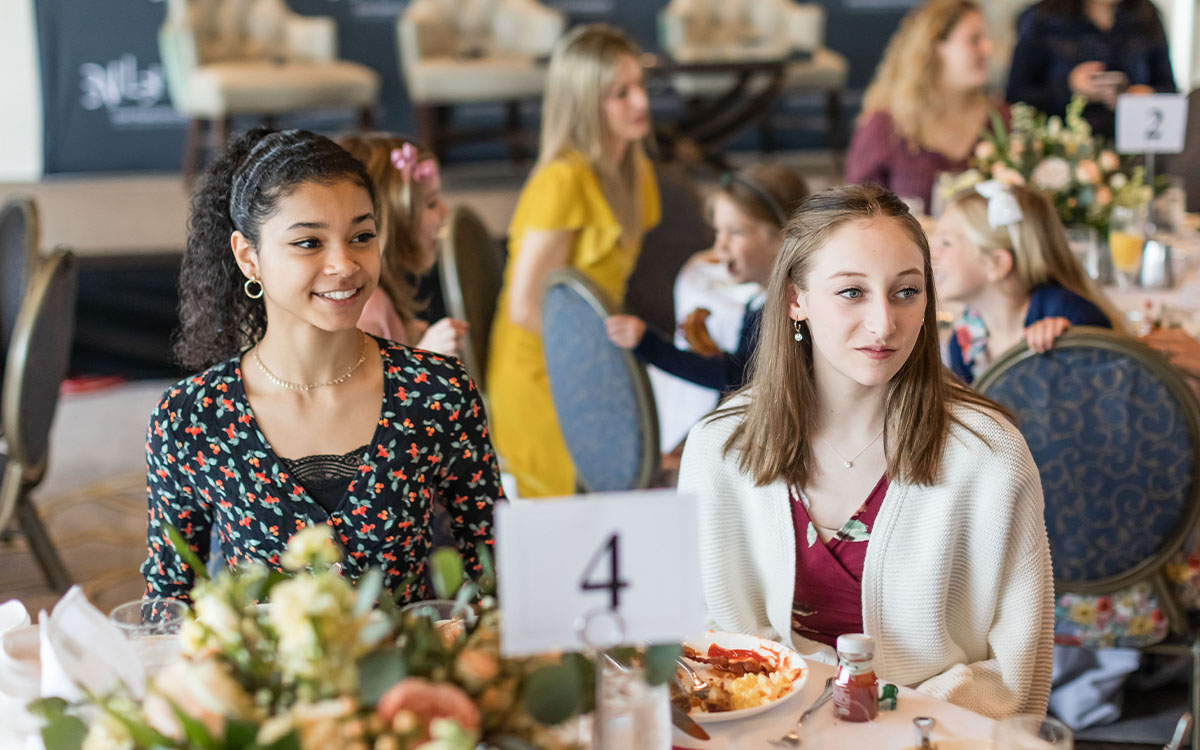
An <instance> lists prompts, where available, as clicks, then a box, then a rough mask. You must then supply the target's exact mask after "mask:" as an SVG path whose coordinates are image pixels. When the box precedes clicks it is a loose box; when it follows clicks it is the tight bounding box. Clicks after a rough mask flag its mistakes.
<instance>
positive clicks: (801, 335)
mask: <svg viewBox="0 0 1200 750" xmlns="http://www.w3.org/2000/svg"><path fill="white" fill-rule="evenodd" d="M792 328H795V329H796V336H795V338H796V341H803V340H804V330H803V329H802V328H801V327H800V321H798V320H793V321H792Z"/></svg>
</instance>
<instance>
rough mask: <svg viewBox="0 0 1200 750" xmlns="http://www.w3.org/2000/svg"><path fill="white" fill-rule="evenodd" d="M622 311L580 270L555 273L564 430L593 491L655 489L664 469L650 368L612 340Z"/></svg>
mask: <svg viewBox="0 0 1200 750" xmlns="http://www.w3.org/2000/svg"><path fill="white" fill-rule="evenodd" d="M616 312H617V310H616V307H615V305H613V303H612V302H611V301H610V300H609V299H608V298H607V296H606V295H605V294H604V292H603V291H602V290H601V289H600V288H599V287H597V286H596V285H595V284H594V283H593V282H592V281H591V279H589V278H588V277H587V276H585V275H583V274H582V273H580V272H578V271H575V270H573V269H563V270H560V271H555V272H553V273H551V274H550V276H549V278H548V279H547V280H546V285H545V287H544V292H543V297H542V346H543V348H544V349H545V353H546V372H547V375H548V376H549V379H550V393H551V395H552V396H553V398H554V410H555V412H556V413H557V414H558V424H559V428H560V429H561V430H562V434H563V438H564V439H565V441H566V444H567V451H568V452H569V453H570V454H571V460H572V461H573V462H574V464H575V474H576V481H577V482H578V484H579V485H580V486H581V487H582V488H583V489H584V490H585V491H589V492H616V491H621V490H632V489H640V488H645V487H649V486H650V484H651V482H652V480H653V478H654V475H655V473H656V472H657V470H658V464H659V459H660V456H659V454H658V417H657V415H656V413H655V411H654V396H653V394H652V392H651V391H650V381H649V379H648V378H647V377H646V371H645V368H643V367H642V365H641V364H640V363H638V361H637V360H636V359H635V358H634V356H633V354H632V353H631V352H629V351H627V350H625V349H619V348H617V347H615V346H613V344H612V343H611V342H610V341H609V340H608V335H607V334H606V333H605V330H604V318H605V317H607V316H608V315H612V314H615V313H616Z"/></svg>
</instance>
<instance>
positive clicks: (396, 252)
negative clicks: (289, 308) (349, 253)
mask: <svg viewBox="0 0 1200 750" xmlns="http://www.w3.org/2000/svg"><path fill="white" fill-rule="evenodd" d="M409 143H412V142H411V141H409V140H408V139H406V138H402V137H400V136H398V135H393V134H391V133H364V134H355V135H347V136H343V137H342V138H339V139H338V144H339V145H341V147H342V148H344V149H346V150H347V151H349V152H350V154H351V155H352V156H354V158H356V159H358V160H359V161H361V162H362V163H363V164H364V165H365V166H366V168H367V173H368V174H369V175H370V176H371V180H372V181H374V183H375V191H376V192H377V193H378V194H379V204H380V206H379V208H380V210H379V212H378V217H377V220H376V222H375V227H376V234H377V235H378V238H379V252H380V267H379V286H380V288H381V289H383V292H384V294H386V295H387V297H388V299H389V300H391V303H392V307H394V308H396V314H397V315H399V316H400V320H401V321H403V322H404V324H405V325H406V326H408V325H410V324H411V323H413V321H415V320H416V317H417V311H419V310H421V309H422V307H423V305H422V304H421V303H420V302H419V301H418V300H417V284H416V279H417V276H418V275H419V273H418V269H417V261H418V260H420V258H421V253H422V251H421V248H420V247H418V245H417V240H416V238H415V234H416V228H417V227H418V226H420V223H421V213H422V212H423V211H424V210H425V188H424V187H423V186H422V185H421V183H419V182H416V181H413V180H407V181H406V180H405V179H404V175H403V174H402V173H401V172H400V170H398V169H396V167H395V166H394V165H393V164H392V150H393V149H398V148H401V147H402V146H404V145H405V144H409ZM412 145H413V146H414V147H416V149H417V159H418V160H419V161H424V160H426V159H434V158H435V157H434V155H433V153H432V152H431V151H429V150H427V149H424V148H421V147H420V146H417V144H415V143H414V144H412Z"/></svg>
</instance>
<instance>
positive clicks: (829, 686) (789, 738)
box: [771, 677, 833, 748]
mask: <svg viewBox="0 0 1200 750" xmlns="http://www.w3.org/2000/svg"><path fill="white" fill-rule="evenodd" d="M832 697H833V678H832V677H830V678H829V679H828V680H825V689H824V690H822V691H821V694H820V695H819V696H817V699H816V700H815V701H813V704H812V705H811V706H809V707H808V710H807V711H805V712H804V713H802V714H800V718H799V719H796V725H795V726H793V727H792V731H790V732H788V733H787V734H785V735H783V736H782V737H780V738H779V739H777V740H771V744H772V745H774V746H775V747H792V748H796V747H800V745H802V744H803V743H804V739H803V738H801V736H800V727H801V726H802V725H803V724H804V720H805V719H807V718H808V717H809V716H811V715H812V714H813V713H814V712H815V711H816V710H817V709H818V708H820V707H821V706H823V705H825V703H826V701H828V700H829V699H830V698H832Z"/></svg>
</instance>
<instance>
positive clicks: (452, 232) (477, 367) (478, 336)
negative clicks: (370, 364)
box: [438, 205, 504, 393]
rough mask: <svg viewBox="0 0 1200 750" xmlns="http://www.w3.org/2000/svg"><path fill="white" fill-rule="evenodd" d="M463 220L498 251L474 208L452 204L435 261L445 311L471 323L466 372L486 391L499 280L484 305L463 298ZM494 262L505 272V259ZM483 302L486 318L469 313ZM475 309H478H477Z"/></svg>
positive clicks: (464, 357)
mask: <svg viewBox="0 0 1200 750" xmlns="http://www.w3.org/2000/svg"><path fill="white" fill-rule="evenodd" d="M463 222H470V223H472V224H475V225H476V228H477V229H481V230H482V231H483V232H484V234H486V235H487V237H488V243H489V245H490V246H489V247H488V248H487V250H488V251H489V252H492V253H495V254H497V255H498V254H499V251H498V250H497V249H496V247H494V244H495V239H494V238H493V237H492V236H491V233H490V232H488V230H487V225H485V224H484V223H483V219H481V218H480V217H479V214H477V213H476V212H475V211H474V210H472V209H471V208H470V207H468V206H465V205H457V206H455V207H454V208H453V209H452V210H451V212H450V216H449V219H448V220H447V221H446V227H447V237H446V241H445V242H444V243H442V251H441V262H440V263H439V264H438V275H439V277H440V279H439V280H440V281H441V284H442V296H443V298H444V299H445V302H446V310H447V312H449V314H450V316H451V317H453V318H458V319H459V320H465V321H466V322H467V323H469V324H470V325H471V328H470V330H468V331H467V335H466V337H465V339H464V345H463V350H462V356H461V357H460V359H462V362H463V366H464V367H466V368H467V372H468V373H469V374H470V375H471V377H472V378H473V379H474V380H475V384H476V385H477V386H478V387H479V390H481V391H483V392H484V393H486V392H487V382H486V373H487V359H488V344H489V342H490V340H491V336H492V331H491V328H492V320H493V319H494V318H495V314H496V303H497V301H498V299H499V294H500V286H501V284H500V283H497V285H496V298H495V299H492V300H491V301H490V304H487V303H486V301H479V300H476V301H475V305H469V304H467V300H466V298H465V297H464V296H463V290H462V274H461V273H460V272H459V263H462V262H467V261H468V260H469V259H467V258H464V257H462V253H460V252H459V250H460V247H459V245H460V244H461V241H460V237H459V234H458V233H459V228H460V227H461V226H462V223H463ZM497 265H498V267H499V271H500V274H501V275H503V273H504V259H503V258H497ZM478 305H483V306H485V308H486V310H485V311H484V316H483V317H486V320H476V318H478V317H479V315H471V314H470V310H471V308H472V307H473V306H478ZM477 312H478V311H477Z"/></svg>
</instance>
